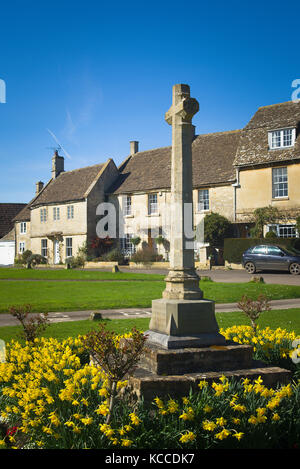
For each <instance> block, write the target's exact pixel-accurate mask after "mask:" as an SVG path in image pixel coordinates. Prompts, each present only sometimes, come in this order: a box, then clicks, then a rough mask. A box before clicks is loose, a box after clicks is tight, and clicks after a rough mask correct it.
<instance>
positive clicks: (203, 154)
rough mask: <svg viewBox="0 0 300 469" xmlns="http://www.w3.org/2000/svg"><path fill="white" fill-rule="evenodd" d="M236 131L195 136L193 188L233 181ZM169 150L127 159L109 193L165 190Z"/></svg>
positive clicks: (238, 131) (167, 185)
mask: <svg viewBox="0 0 300 469" xmlns="http://www.w3.org/2000/svg"><path fill="white" fill-rule="evenodd" d="M240 132H241V131H240V130H233V131H229V132H218V133H212V134H203V135H198V136H197V137H196V138H195V140H194V141H193V144H192V158H193V187H203V186H204V187H205V186H209V185H216V184H228V183H232V182H233V181H234V180H235V169H234V166H233V161H234V158H235V155H236V150H237V146H238V141H239V137H240ZM171 150H172V149H171V146H170V147H162V148H157V149H154V150H149V151H143V152H138V153H135V154H134V155H131V156H129V157H128V158H127V159H126V160H125V161H124V162H123V164H122V165H121V166H120V167H119V170H120V173H121V174H120V177H119V179H118V180H117V181H116V183H115V184H114V185H113V186H112V187H111V188H110V190H109V191H108V192H109V193H114V194H122V193H132V192H139V191H142V192H143V191H150V190H158V189H169V188H170V187H171Z"/></svg>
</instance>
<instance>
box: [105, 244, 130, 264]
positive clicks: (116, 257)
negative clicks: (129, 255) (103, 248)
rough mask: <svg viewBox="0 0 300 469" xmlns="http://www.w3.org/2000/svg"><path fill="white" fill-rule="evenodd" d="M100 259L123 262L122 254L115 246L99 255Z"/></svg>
mask: <svg viewBox="0 0 300 469" xmlns="http://www.w3.org/2000/svg"><path fill="white" fill-rule="evenodd" d="M100 260H101V261H104V262H118V263H119V264H124V262H125V257H124V254H123V253H122V252H121V251H120V250H119V249H117V248H116V249H112V250H111V251H108V252H107V253H106V254H103V255H102V256H101V257H100Z"/></svg>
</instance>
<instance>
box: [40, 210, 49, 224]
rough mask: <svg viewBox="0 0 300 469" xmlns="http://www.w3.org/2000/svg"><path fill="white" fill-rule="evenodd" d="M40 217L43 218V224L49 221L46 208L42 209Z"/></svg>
mask: <svg viewBox="0 0 300 469" xmlns="http://www.w3.org/2000/svg"><path fill="white" fill-rule="evenodd" d="M40 217H41V223H44V222H46V221H47V209H46V208H41V209H40Z"/></svg>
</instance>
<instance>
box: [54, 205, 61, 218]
mask: <svg viewBox="0 0 300 469" xmlns="http://www.w3.org/2000/svg"><path fill="white" fill-rule="evenodd" d="M59 218H60V216H59V207H53V220H59Z"/></svg>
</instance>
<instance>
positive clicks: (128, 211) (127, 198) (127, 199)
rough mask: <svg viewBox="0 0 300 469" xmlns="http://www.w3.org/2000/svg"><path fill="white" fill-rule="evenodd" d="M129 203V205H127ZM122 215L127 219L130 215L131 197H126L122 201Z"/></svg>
mask: <svg viewBox="0 0 300 469" xmlns="http://www.w3.org/2000/svg"><path fill="white" fill-rule="evenodd" d="M129 201H130V203H128V202H129ZM124 215H125V217H128V216H130V215H132V196H131V195H126V196H125V200H124Z"/></svg>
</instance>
